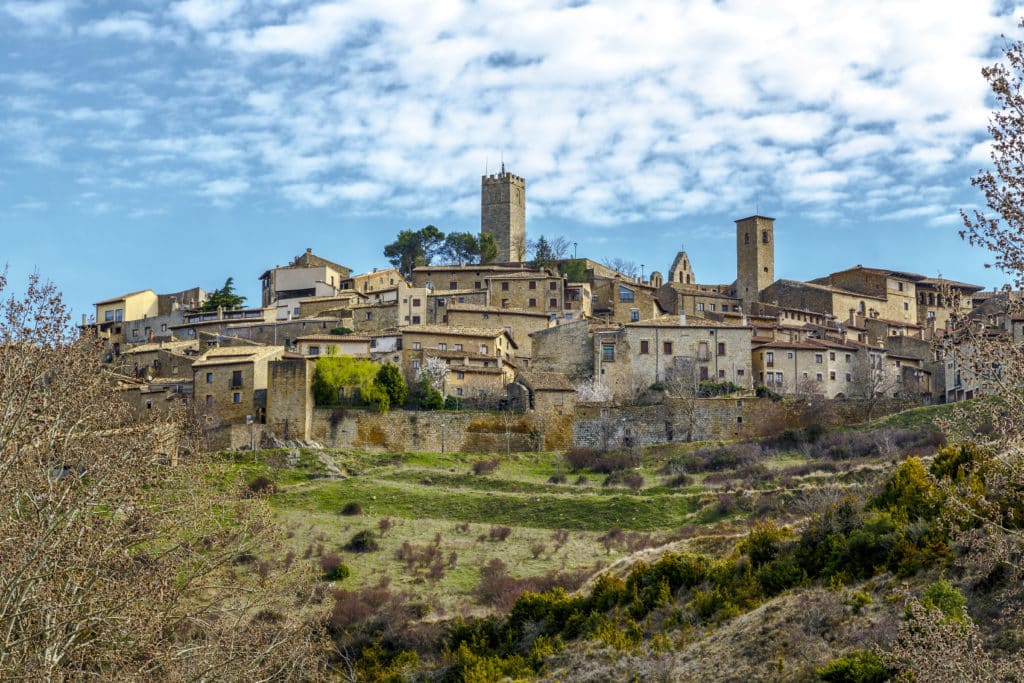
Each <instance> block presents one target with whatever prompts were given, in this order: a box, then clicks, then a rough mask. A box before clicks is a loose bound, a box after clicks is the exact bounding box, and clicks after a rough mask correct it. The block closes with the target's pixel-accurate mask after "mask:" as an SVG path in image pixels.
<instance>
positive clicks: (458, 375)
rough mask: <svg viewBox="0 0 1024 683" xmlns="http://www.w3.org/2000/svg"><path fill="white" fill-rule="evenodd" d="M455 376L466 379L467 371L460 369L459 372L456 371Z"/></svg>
mask: <svg viewBox="0 0 1024 683" xmlns="http://www.w3.org/2000/svg"><path fill="white" fill-rule="evenodd" d="M455 378H456V379H466V373H464V372H462V371H461V370H460V371H459V372H456V373H455Z"/></svg>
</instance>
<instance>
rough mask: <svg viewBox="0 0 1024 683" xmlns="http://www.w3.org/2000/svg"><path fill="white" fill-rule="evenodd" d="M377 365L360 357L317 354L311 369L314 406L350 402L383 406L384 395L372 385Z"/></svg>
mask: <svg viewBox="0 0 1024 683" xmlns="http://www.w3.org/2000/svg"><path fill="white" fill-rule="evenodd" d="M380 367H381V366H379V365H377V364H376V363H373V362H371V361H368V360H365V359H362V358H352V357H351V356H332V357H329V358H318V359H317V360H316V369H315V370H314V371H313V399H314V401H315V402H316V405H318V406H336V405H339V403H341V401H342V400H343V399H344V400H345V401H346V402H350V403H363V404H369V405H375V406H376V407H377V408H378V409H379V410H387V408H388V405H389V403H388V396H387V394H386V393H384V392H383V391H381V390H380V388H379V387H378V386H377V385H376V383H375V379H376V377H377V373H378V371H379V370H380Z"/></svg>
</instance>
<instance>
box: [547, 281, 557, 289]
mask: <svg viewBox="0 0 1024 683" xmlns="http://www.w3.org/2000/svg"><path fill="white" fill-rule="evenodd" d="M548 289H550V290H552V291H554V290H556V289H558V283H557V282H555V281H554V280H552V281H551V282H549V283H548Z"/></svg>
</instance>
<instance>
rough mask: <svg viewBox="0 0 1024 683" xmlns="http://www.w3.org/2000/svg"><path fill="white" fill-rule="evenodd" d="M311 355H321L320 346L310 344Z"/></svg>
mask: <svg viewBox="0 0 1024 683" xmlns="http://www.w3.org/2000/svg"><path fill="white" fill-rule="evenodd" d="M309 355H311V356H319V355H320V347H319V346H310V347H309Z"/></svg>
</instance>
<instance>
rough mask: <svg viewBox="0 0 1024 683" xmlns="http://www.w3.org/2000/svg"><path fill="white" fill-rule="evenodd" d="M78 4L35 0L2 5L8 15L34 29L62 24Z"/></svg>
mask: <svg viewBox="0 0 1024 683" xmlns="http://www.w3.org/2000/svg"><path fill="white" fill-rule="evenodd" d="M75 4H77V3H74V2H66V1H64V0H33V1H32V2H5V3H3V4H2V5H0V9H2V10H3V11H4V12H6V13H7V14H9V15H11V16H12V17H14V18H15V19H17V20H18V21H20V22H21V23H23V24H26V25H28V26H29V27H32V28H45V27H48V26H53V25H57V24H62V23H63V22H64V20H65V18H66V15H67V13H68V10H70V9H71V7H72V6H73V5H75Z"/></svg>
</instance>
